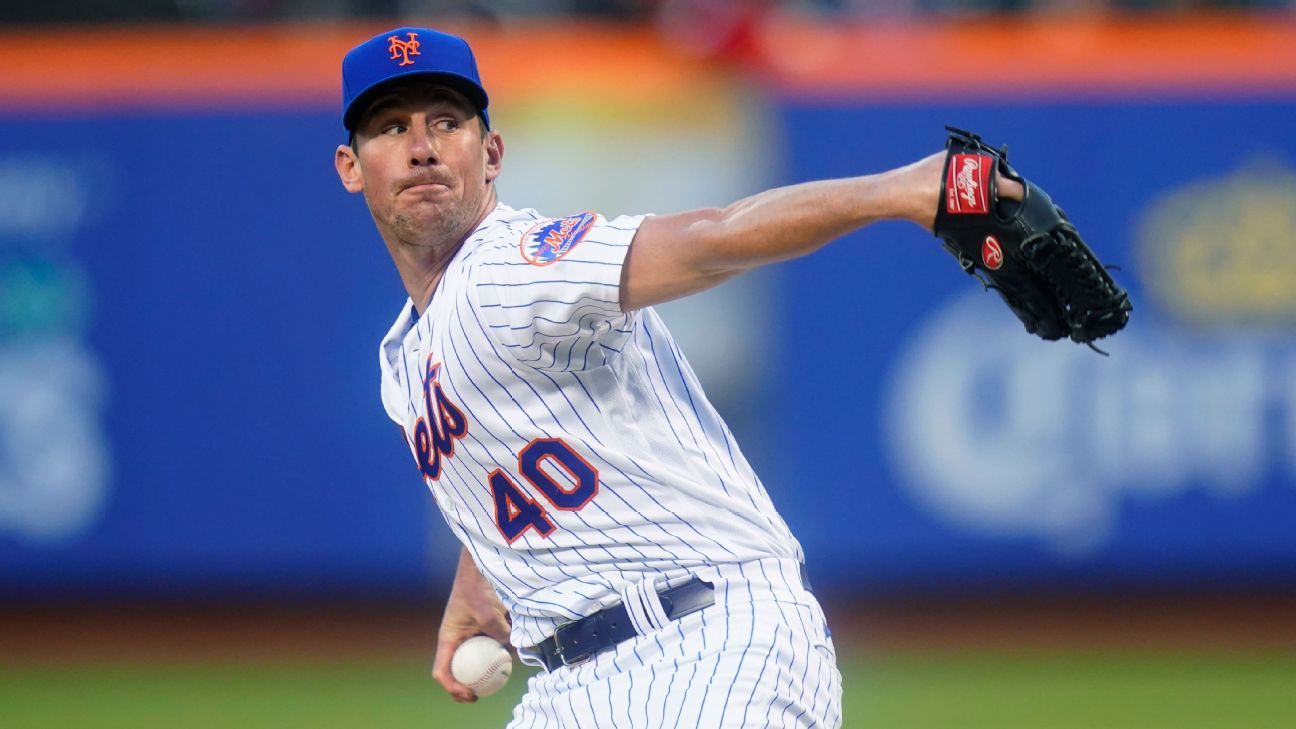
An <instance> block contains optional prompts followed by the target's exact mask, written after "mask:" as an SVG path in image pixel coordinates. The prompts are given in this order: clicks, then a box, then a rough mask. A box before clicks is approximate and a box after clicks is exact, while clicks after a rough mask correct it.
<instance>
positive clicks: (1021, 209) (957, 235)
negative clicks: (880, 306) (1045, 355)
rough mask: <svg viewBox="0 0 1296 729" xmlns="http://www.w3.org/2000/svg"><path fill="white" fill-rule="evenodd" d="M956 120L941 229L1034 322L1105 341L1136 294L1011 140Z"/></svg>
mask: <svg viewBox="0 0 1296 729" xmlns="http://www.w3.org/2000/svg"><path fill="white" fill-rule="evenodd" d="M947 129H949V131H950V137H949V141H948V144H947V149H946V154H945V158H944V162H943V170H942V173H941V175H940V177H939V178H937V179H939V181H940V195H939V197H938V198H937V200H938V202H937V205H936V216H935V220H934V222H933V225H932V232H934V233H935V234H936V236H937V237H939V238H940V239H941V240H942V241H943V242H944V245H945V249H946V250H948V251H949V252H950V253H951V254H953V255H954V257H955V258H956V259H958V262H959V265H960V266H962V268H963V270H964V271H966V272H967V273H968V274H970V275H973V276H976V277H977V278H978V279H980V280H981V282H982V283H983V284H984V285H985V286H986V288H991V289H994V290H995V291H997V292H998V293H999V296H1000V298H1002V299H1003V300H1004V303H1006V304H1008V308H1009V309H1011V310H1012V312H1013V313H1014V314H1016V315H1017V318H1018V319H1020V320H1021V322H1022V324H1023V325H1025V327H1026V331H1027V332H1030V333H1031V334H1034V335H1036V336H1039V337H1041V338H1043V339H1063V338H1070V339H1071V340H1072V341H1074V342H1080V343H1082V344H1087V345H1089V346H1090V347H1093V348H1094V349H1095V350H1097V347H1094V346H1093V342H1094V340H1096V339H1099V338H1101V337H1106V336H1109V335H1111V334H1115V333H1116V332H1118V331H1120V330H1121V329H1122V328H1124V326H1125V323H1126V322H1127V321H1129V315H1130V311H1132V310H1133V306H1132V305H1131V304H1130V300H1129V294H1127V293H1126V292H1125V290H1124V289H1122V288H1121V287H1120V286H1119V285H1117V283H1116V282H1115V280H1113V279H1112V277H1111V274H1109V273H1108V272H1107V267H1106V266H1104V265H1103V263H1102V261H1100V260H1098V257H1097V256H1095V255H1094V253H1093V251H1091V250H1090V249H1089V246H1087V245H1085V242H1084V240H1083V239H1082V238H1081V237H1080V233H1079V232H1078V231H1077V230H1076V228H1075V226H1074V225H1072V224H1071V222H1070V221H1069V220H1067V216H1066V214H1065V213H1063V212H1062V209H1061V208H1059V207H1057V206H1056V205H1054V204H1053V200H1052V199H1050V198H1049V195H1048V193H1046V192H1044V190H1042V189H1040V188H1039V187H1038V186H1037V185H1035V184H1033V183H1031V182H1029V181H1028V180H1026V179H1025V178H1023V177H1022V176H1021V175H1019V174H1017V172H1016V171H1015V170H1014V169H1013V168H1012V167H1010V166H1009V165H1008V151H1007V148H1006V147H1005V148H1004V149H1001V150H996V149H993V148H991V147H990V146H989V145H987V144H985V143H984V142H982V141H981V137H979V136H977V135H975V134H972V133H971V132H965V131H962V130H960V129H954V128H953V127H947ZM926 161H927V160H924V162H926ZM1009 182H1011V183H1012V184H1013V186H1014V189H1013V190H1012V192H1013V193H1014V194H1013V195H1012V196H1011V197H1012V199H1008V198H1009V195H1007V194H1005V193H1006V192H1007V185H1008V183H1009ZM1098 351H1099V352H1101V351H1102V350H1098Z"/></svg>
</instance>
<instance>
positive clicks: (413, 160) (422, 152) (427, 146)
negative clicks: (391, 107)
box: [407, 123, 437, 167]
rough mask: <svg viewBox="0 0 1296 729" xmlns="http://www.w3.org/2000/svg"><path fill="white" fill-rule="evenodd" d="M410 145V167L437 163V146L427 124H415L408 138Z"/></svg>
mask: <svg viewBox="0 0 1296 729" xmlns="http://www.w3.org/2000/svg"><path fill="white" fill-rule="evenodd" d="M407 138H408V139H409V143H410V149H409V153H410V166H411V167H422V166H424V165H428V166H431V165H435V164H436V163H437V151H436V144H435V142H434V140H433V137H432V134H431V133H430V132H429V131H428V128H427V125H426V124H417V123H416V124H414V125H413V126H412V128H411V129H410V131H409V135H408V137H407Z"/></svg>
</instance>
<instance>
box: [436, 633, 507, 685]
mask: <svg viewBox="0 0 1296 729" xmlns="http://www.w3.org/2000/svg"><path fill="white" fill-rule="evenodd" d="M450 675H452V676H454V680H456V681H458V682H459V683H461V684H463V685H465V686H467V687H468V688H470V689H472V690H473V693H475V694H477V696H479V697H481V696H490V695H491V694H493V693H495V692H496V691H499V690H500V689H502V688H504V684H506V683H508V680H509V676H511V675H513V656H510V655H509V652H508V649H506V648H505V647H504V646H503V645H501V644H500V642H499V641H497V640H495V639H494V638H491V637H489V636H485V635H475V636H473V637H471V638H469V639H468V640H465V641H464V642H463V643H461V644H460V645H459V647H458V648H457V649H456V650H455V652H454V656H452V657H451V658H450Z"/></svg>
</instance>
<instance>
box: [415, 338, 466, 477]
mask: <svg viewBox="0 0 1296 729" xmlns="http://www.w3.org/2000/svg"><path fill="white" fill-rule="evenodd" d="M440 374H441V363H440V362H433V361H432V355H430V354H429V355H428V359H427V372H426V374H424V376H423V417H420V418H419V419H418V421H417V422H416V423H415V424H414V456H415V458H416V459H417V460H418V467H419V470H420V471H422V472H423V475H424V477H426V478H430V479H432V480H434V481H435V480H436V479H438V478H440V477H441V457H442V456H445V457H446V458H450V457H451V456H453V455H454V442H455V439H457V438H462V437H463V436H464V433H467V432H468V419H467V418H465V417H464V414H463V411H462V410H460V409H459V408H458V407H456V406H455V404H454V403H452V402H450V400H449V399H448V398H447V397H446V394H445V391H444V390H442V389H441V382H440V381H439V376H440Z"/></svg>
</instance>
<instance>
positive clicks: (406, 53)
mask: <svg viewBox="0 0 1296 729" xmlns="http://www.w3.org/2000/svg"><path fill="white" fill-rule="evenodd" d="M407 35H408V36H409V40H401V39H400V38H399V37H398V36H394V35H393V36H391V37H390V38H388V39H387V40H388V42H390V43H391V45H389V46H387V50H388V51H390V52H391V60H393V61H394V60H396V59H397V58H399V59H401V62H400V63H398V64H396V65H398V66H412V65H414V62H413V61H411V60H410V56H420V55H423V54H421V53H419V40H418V33H408V34H407Z"/></svg>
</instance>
